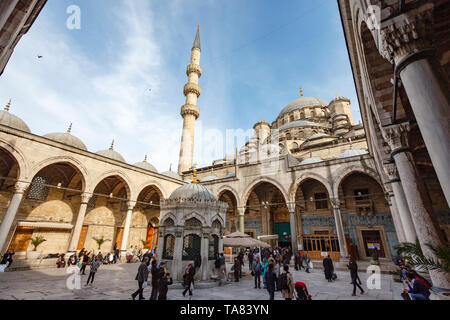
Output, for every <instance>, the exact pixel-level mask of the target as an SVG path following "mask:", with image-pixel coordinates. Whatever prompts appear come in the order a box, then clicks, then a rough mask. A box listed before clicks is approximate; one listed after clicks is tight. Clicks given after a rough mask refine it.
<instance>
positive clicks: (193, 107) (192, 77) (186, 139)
mask: <svg viewBox="0 0 450 320" xmlns="http://www.w3.org/2000/svg"><path fill="white" fill-rule="evenodd" d="M200 55H201V49H200V26H197V34H196V35H195V40H194V45H193V46H192V50H191V63H190V64H189V65H188V66H187V69H186V74H187V76H188V82H187V83H186V85H185V86H184V90H183V92H184V95H185V96H186V103H185V104H184V105H183V106H182V107H181V116H182V117H183V120H184V121H183V132H182V135H181V147H180V159H179V162H178V174H179V175H180V176H181V175H182V174H183V172H185V171H189V170H191V168H192V167H193V166H192V161H193V158H194V133H195V120H197V119H198V117H199V116H200V108H199V107H198V106H197V99H198V97H199V96H200V94H201V92H202V91H201V88H200V86H199V85H198V79H199V78H200V77H201V75H202V68H200Z"/></svg>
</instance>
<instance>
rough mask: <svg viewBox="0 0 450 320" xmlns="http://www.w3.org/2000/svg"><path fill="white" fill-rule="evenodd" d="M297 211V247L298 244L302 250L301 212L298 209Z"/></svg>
mask: <svg viewBox="0 0 450 320" xmlns="http://www.w3.org/2000/svg"><path fill="white" fill-rule="evenodd" d="M296 211H297V213H296V214H297V219H296V220H297V225H298V229H297V230H298V233H297V245H298V243H300V244H301V245H302V248H303V221H302V212H301V210H300V209H299V208H297V209H296Z"/></svg>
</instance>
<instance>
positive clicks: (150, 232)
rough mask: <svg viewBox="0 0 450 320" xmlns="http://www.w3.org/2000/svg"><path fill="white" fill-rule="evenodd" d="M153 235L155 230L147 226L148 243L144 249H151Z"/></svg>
mask: <svg viewBox="0 0 450 320" xmlns="http://www.w3.org/2000/svg"><path fill="white" fill-rule="evenodd" d="M154 233H155V228H153V227H152V226H149V227H148V228H147V239H146V241H147V242H148V244H147V247H146V248H149V249H152V247H153V235H154Z"/></svg>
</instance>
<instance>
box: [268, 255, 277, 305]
mask: <svg viewBox="0 0 450 320" xmlns="http://www.w3.org/2000/svg"><path fill="white" fill-rule="evenodd" d="M267 268H268V270H267V271H266V274H265V278H266V283H267V291H269V297H270V300H275V282H276V281H277V275H276V274H275V272H273V264H269V266H268V267H267Z"/></svg>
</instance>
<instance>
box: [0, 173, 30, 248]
mask: <svg viewBox="0 0 450 320" xmlns="http://www.w3.org/2000/svg"><path fill="white" fill-rule="evenodd" d="M28 185H29V183H27V182H20V181H19V182H16V184H15V185H14V194H13V196H12V198H11V201H10V202H9V206H8V209H7V210H6V213H5V216H4V217H3V220H2V223H1V225H0V250H2V252H4V251H6V249H7V248H5V249H4V248H3V247H4V246H5V244H6V238H7V237H8V234H9V231H10V230H11V226H12V224H13V222H14V218H15V217H16V214H17V210H18V209H19V206H20V203H21V202H22V198H23V194H24V192H25V190H27V188H28ZM3 250H4V251H3Z"/></svg>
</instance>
